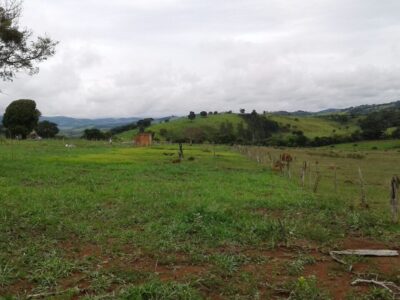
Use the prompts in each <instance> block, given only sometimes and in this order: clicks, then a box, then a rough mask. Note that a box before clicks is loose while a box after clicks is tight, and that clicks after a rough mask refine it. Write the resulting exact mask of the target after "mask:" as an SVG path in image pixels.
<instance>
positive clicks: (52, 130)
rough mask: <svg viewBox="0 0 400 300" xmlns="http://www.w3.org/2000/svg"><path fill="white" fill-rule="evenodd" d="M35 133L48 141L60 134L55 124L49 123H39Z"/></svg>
mask: <svg viewBox="0 0 400 300" xmlns="http://www.w3.org/2000/svg"><path fill="white" fill-rule="evenodd" d="M36 132H37V134H38V135H39V136H41V137H42V138H45V139H48V138H53V137H55V136H56V135H57V133H59V132H60V130H59V129H58V126H57V124H56V123H53V122H49V121H42V122H39V124H38V125H37V128H36Z"/></svg>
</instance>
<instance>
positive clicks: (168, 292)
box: [119, 281, 202, 300]
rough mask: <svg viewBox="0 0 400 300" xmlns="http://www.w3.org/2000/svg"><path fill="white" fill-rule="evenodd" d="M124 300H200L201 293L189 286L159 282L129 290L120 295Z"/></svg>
mask: <svg viewBox="0 0 400 300" xmlns="http://www.w3.org/2000/svg"><path fill="white" fill-rule="evenodd" d="M119 299H123V300H200V299H202V298H201V296H200V295H199V293H198V292H197V291H196V290H195V289H193V288H192V287H190V286H189V285H188V284H182V283H176V282H169V283H162V282H159V281H154V282H149V283H146V284H144V285H140V286H135V287H131V288H128V289H127V290H125V291H124V292H122V294H121V295H120V297H119Z"/></svg>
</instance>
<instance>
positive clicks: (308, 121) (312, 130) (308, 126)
mask: <svg viewBox="0 0 400 300" xmlns="http://www.w3.org/2000/svg"><path fill="white" fill-rule="evenodd" d="M269 117H270V118H271V120H274V121H276V122H278V123H279V124H280V127H289V126H288V125H290V129H292V130H301V131H303V133H304V135H305V136H306V137H308V138H314V137H316V136H319V137H322V136H331V135H333V134H338V135H349V134H351V133H352V132H354V131H355V130H357V129H358V126H357V125H356V122H354V121H353V122H351V121H350V122H348V123H347V124H344V125H342V124H340V123H339V122H335V121H332V120H329V119H327V118H323V117H313V116H305V117H300V116H280V115H270V116H269Z"/></svg>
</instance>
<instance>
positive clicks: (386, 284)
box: [351, 279, 400, 295]
mask: <svg viewBox="0 0 400 300" xmlns="http://www.w3.org/2000/svg"><path fill="white" fill-rule="evenodd" d="M360 283H367V284H375V285H377V286H380V287H382V288H384V289H386V290H388V291H389V292H391V293H392V294H395V295H399V294H400V287H398V286H397V285H396V284H395V283H393V282H390V281H377V280H369V279H356V280H354V281H353V282H352V283H351V285H357V284H360Z"/></svg>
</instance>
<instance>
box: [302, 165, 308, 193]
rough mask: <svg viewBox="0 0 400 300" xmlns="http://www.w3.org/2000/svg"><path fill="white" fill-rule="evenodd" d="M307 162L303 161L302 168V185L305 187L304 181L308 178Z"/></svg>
mask: <svg viewBox="0 0 400 300" xmlns="http://www.w3.org/2000/svg"><path fill="white" fill-rule="evenodd" d="M306 170H307V162H305V161H304V162H303V167H302V168H301V186H302V187H304V181H305V179H306Z"/></svg>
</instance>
